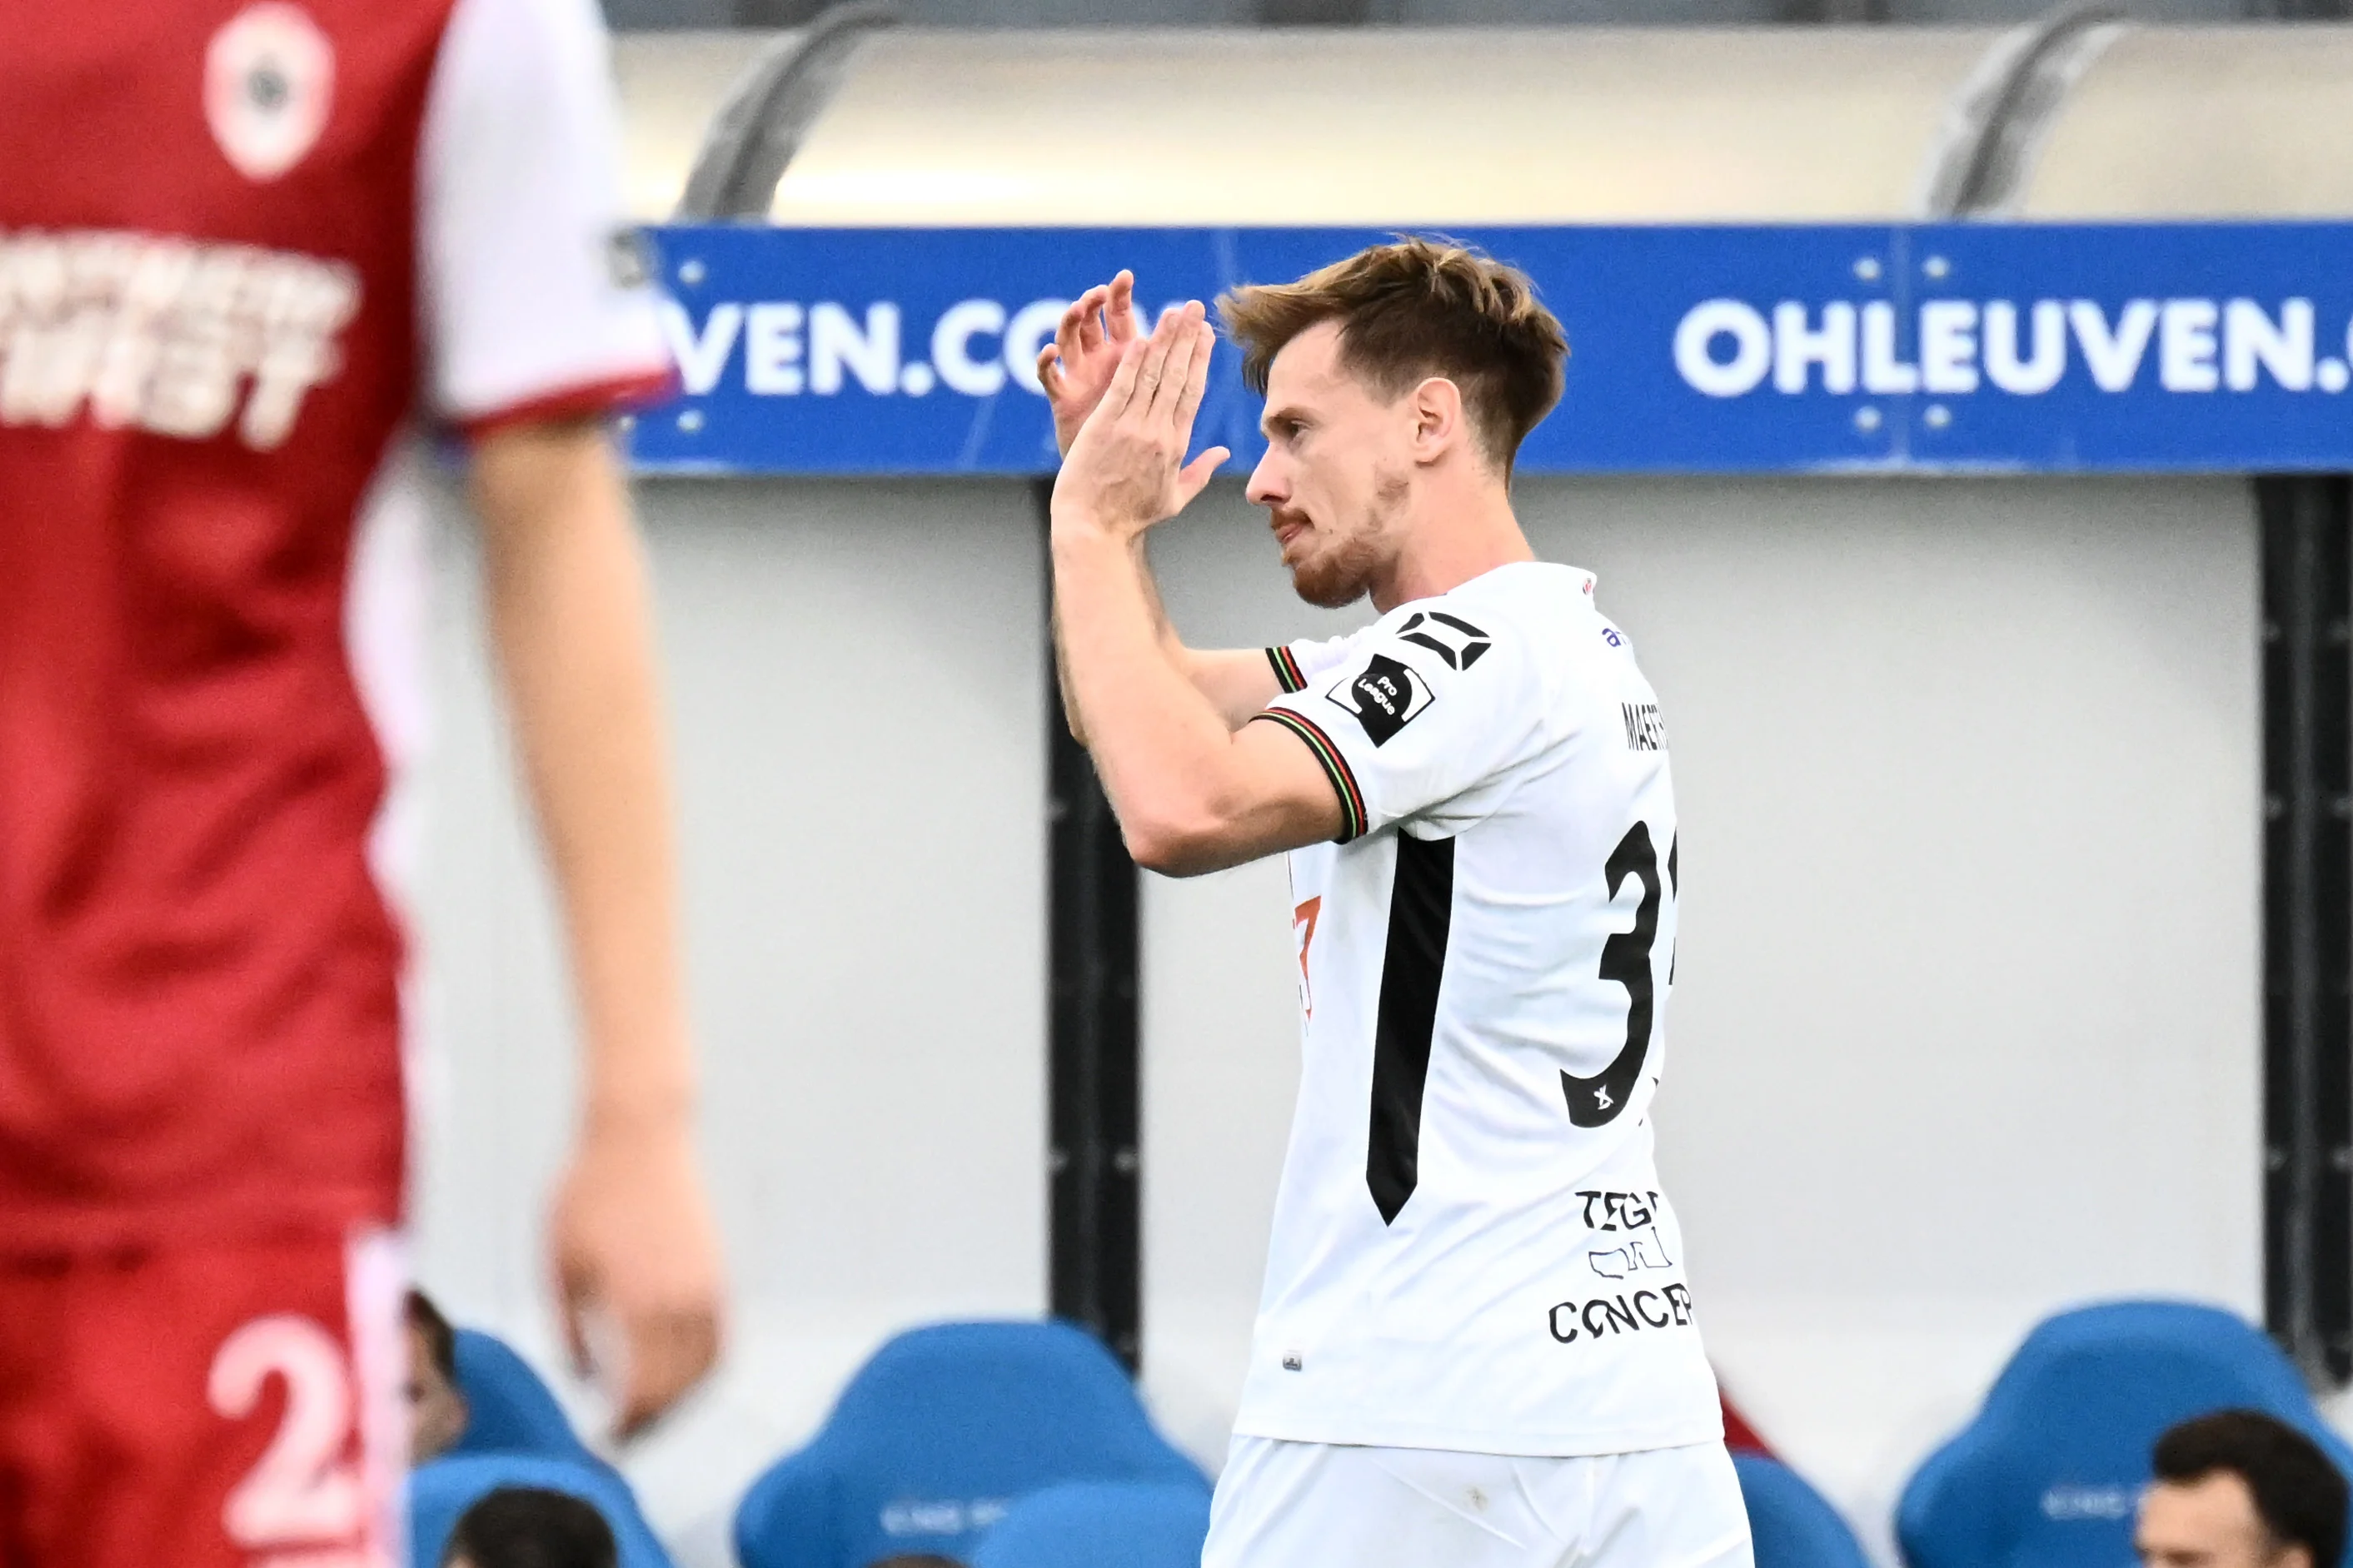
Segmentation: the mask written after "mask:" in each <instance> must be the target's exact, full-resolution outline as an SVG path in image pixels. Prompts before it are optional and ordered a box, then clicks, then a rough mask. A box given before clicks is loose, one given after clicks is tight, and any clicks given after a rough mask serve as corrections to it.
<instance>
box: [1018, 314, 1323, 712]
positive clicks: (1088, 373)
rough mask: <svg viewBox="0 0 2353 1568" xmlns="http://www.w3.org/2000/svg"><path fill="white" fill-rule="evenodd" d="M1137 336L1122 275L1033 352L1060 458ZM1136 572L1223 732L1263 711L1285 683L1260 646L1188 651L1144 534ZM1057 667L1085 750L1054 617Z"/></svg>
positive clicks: (1181, 664)
mask: <svg viewBox="0 0 2353 1568" xmlns="http://www.w3.org/2000/svg"><path fill="white" fill-rule="evenodd" d="M1139 331H1140V329H1139V326H1138V321H1137V317H1136V313H1135V275H1134V273H1132V272H1126V271H1123V272H1121V273H1120V275H1119V276H1118V277H1116V278H1114V279H1112V280H1111V281H1110V282H1108V283H1098V284H1096V285H1095V286H1094V287H1093V288H1092V289H1088V290H1087V291H1086V292H1085V293H1084V294H1082V295H1081V296H1080V297H1079V298H1078V299H1077V300H1075V301H1074V302H1072V304H1071V308H1070V309H1069V310H1065V311H1063V312H1062V319H1061V321H1060V323H1059V324H1058V325H1057V326H1056V327H1055V330H1054V341H1053V342H1050V343H1049V344H1047V345H1046V346H1045V347H1044V348H1042V349H1040V350H1039V351H1038V379H1039V384H1041V385H1043V386H1044V387H1045V389H1046V401H1047V403H1048V405H1050V407H1051V408H1052V409H1053V411H1054V446H1055V448H1056V450H1058V451H1060V453H1061V454H1062V455H1063V456H1064V457H1068V456H1070V452H1071V442H1072V441H1074V440H1076V439H1077V438H1078V435H1079V427H1080V426H1082V425H1084V424H1085V423H1086V422H1087V416H1088V415H1090V414H1092V413H1093V412H1094V410H1095V405H1097V404H1098V403H1101V402H1102V401H1103V393H1104V391H1105V390H1106V389H1108V388H1109V387H1110V385H1111V378H1112V375H1113V373H1114V372H1116V371H1117V370H1118V369H1119V356H1120V353H1121V351H1122V350H1123V349H1124V347H1125V346H1126V345H1127V344H1128V343H1129V342H1132V341H1133V340H1134V339H1135V338H1136V337H1137V336H1138V335H1139ZM1135 572H1136V575H1137V577H1138V578H1140V579H1141V580H1142V582H1143V584H1144V591H1145V598H1146V599H1147V601H1148V602H1149V604H1150V605H1151V607H1152V615H1153V619H1154V620H1155V622H1156V623H1157V624H1158V626H1159V631H1160V642H1161V646H1162V647H1164V648H1166V650H1167V654H1168V657H1169V658H1170V660H1171V661H1172V662H1173V663H1175V664H1176V667H1177V668H1179V669H1181V670H1183V671H1184V672H1185V677H1186V679H1188V680H1190V681H1191V682H1192V683H1193V688H1194V689H1195V690H1197V691H1198V692H1200V694H1201V695H1202V696H1204V697H1206V698H1208V700H1209V705H1210V706H1211V707H1213V708H1215V709H1216V710H1218V715H1219V717H1220V718H1222V719H1223V720H1224V721H1226V728H1228V729H1229V730H1239V729H1240V728H1241V727H1242V726H1243V725H1244V724H1247V723H1249V722H1250V719H1251V717H1252V716H1253V715H1254V714H1256V713H1257V712H1258V710H1260V709H1261V708H1264V707H1265V706H1266V705H1267V704H1268V703H1270V702H1271V701H1273V700H1275V699H1276V698H1277V697H1279V696H1281V695H1282V683H1281V682H1279V681H1278V680H1277V679H1275V675H1274V667H1273V665H1272V664H1271V663H1270V662H1269V661H1268V659H1267V656H1266V650H1265V649H1263V648H1255V647H1251V648H1191V647H1186V646H1185V644H1184V641H1183V639H1182V638H1180V637H1177V635H1176V628H1175V627H1174V626H1171V625H1169V622H1168V612H1167V611H1166V609H1165V608H1164V607H1163V606H1162V605H1161V603H1160V591H1159V588H1158V587H1157V585H1156V584H1154V582H1153V580H1152V567H1151V564H1150V563H1149V562H1147V561H1146V560H1145V552H1144V542H1143V539H1142V537H1141V536H1139V537H1138V538H1137V541H1136V546H1135ZM1054 669H1055V673H1056V675H1057V676H1058V677H1059V678H1060V684H1061V691H1062V717H1063V721H1064V722H1066V723H1067V724H1069V725H1070V728H1071V738H1072V739H1074V740H1076V741H1077V742H1079V744H1081V745H1082V746H1083V745H1085V744H1086V743H1087V737H1086V731H1085V728H1084V726H1082V724H1081V723H1080V721H1079V711H1078V709H1077V707H1076V706H1075V705H1074V704H1073V703H1072V702H1071V682H1070V677H1069V675H1068V673H1067V672H1066V668H1065V665H1064V662H1063V658H1062V618H1061V616H1060V613H1059V612H1057V614H1056V615H1055V616H1054Z"/></svg>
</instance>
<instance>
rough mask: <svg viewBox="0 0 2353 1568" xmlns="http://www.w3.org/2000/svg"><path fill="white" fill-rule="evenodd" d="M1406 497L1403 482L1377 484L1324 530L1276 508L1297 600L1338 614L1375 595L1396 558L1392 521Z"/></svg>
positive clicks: (1398, 478)
mask: <svg viewBox="0 0 2353 1568" xmlns="http://www.w3.org/2000/svg"><path fill="white" fill-rule="evenodd" d="M1405 494H1406V481H1405V479H1403V477H1402V476H1390V477H1386V478H1381V479H1377V481H1376V482H1375V483H1374V485H1373V486H1372V491H1371V494H1370V495H1369V496H1367V497H1366V498H1363V499H1362V500H1360V501H1359V502H1358V503H1357V504H1356V505H1354V506H1352V507H1350V508H1349V515H1345V516H1340V517H1335V518H1332V519H1330V520H1329V521H1326V522H1324V523H1322V524H1320V525H1319V524H1318V523H1316V522H1314V521H1311V520H1309V519H1308V518H1307V516H1306V515H1305V514H1304V513H1302V512H1300V511H1297V510H1293V509H1291V508H1288V507H1276V508H1275V509H1274V510H1273V511H1272V514H1271V518H1270V520H1269V521H1271V524H1272V526H1273V528H1274V531H1275V536H1276V537H1277V538H1278V539H1284V540H1285V541H1286V542H1285V543H1284V547H1283V552H1282V559H1283V563H1284V564H1285V565H1287V566H1289V567H1290V568H1291V585H1292V586H1293V588H1294V589H1296V590H1297V591H1298V593H1299V596H1300V597H1301V598H1303V599H1304V600H1306V601H1307V602H1308V603H1309V604H1311V605H1315V606H1316V607H1317V608H1318V609H1324V610H1338V609H1345V607H1347V606H1348V605H1353V604H1355V603H1356V601H1357V600H1359V599H1361V598H1363V597H1364V596H1365V595H1366V594H1369V593H1371V592H1372V589H1373V579H1374V577H1375V576H1376V575H1377V574H1379V572H1380V569H1381V567H1382V565H1383V564H1384V563H1386V562H1387V561H1388V559H1389V557H1390V555H1391V554H1393V553H1394V550H1393V547H1392V544H1391V542H1390V539H1389V521H1390V519H1391V518H1392V517H1394V516H1395V515H1396V513H1397V511H1398V508H1399V507H1401V506H1402V505H1403V504H1404V501H1405ZM1294 542H1295V543H1294Z"/></svg>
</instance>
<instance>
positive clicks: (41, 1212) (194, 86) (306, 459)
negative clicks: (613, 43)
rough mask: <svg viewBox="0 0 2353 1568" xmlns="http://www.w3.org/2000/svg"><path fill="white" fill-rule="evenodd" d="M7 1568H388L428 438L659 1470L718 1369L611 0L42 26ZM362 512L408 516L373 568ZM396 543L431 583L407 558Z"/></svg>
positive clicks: (19, 467)
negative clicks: (635, 487)
mask: <svg viewBox="0 0 2353 1568" xmlns="http://www.w3.org/2000/svg"><path fill="white" fill-rule="evenodd" d="M0 103H5V105H6V112H5V116H0V1564H5V1568H84V1565H90V1568H153V1564H156V1563H169V1564H171V1565H172V1568H213V1565H216V1564H217V1565H219V1568H230V1565H239V1568H244V1565H250V1564H258V1563H265V1562H267V1563H273V1564H279V1565H281V1568H290V1565H291V1564H294V1563H296V1562H297V1561H298V1560H299V1562H300V1563H301V1564H302V1565H303V1568H345V1565H349V1568H376V1564H377V1563H380V1562H382V1561H383V1560H384V1558H385V1552H386V1549H387V1545H388V1542H390V1541H392V1540H394V1539H396V1536H395V1535H394V1534H392V1533H390V1525H389V1519H390V1510H391V1508H392V1505H393V1503H394V1502H395V1500H396V1495H397V1488H396V1485H395V1484H394V1482H395V1479H396V1473H397V1457H398V1454H399V1451H400V1449H401V1447H402V1442H403V1434H402V1433H401V1431H400V1415H399V1408H398V1404H397V1397H398V1390H399V1385H400V1384H401V1381H402V1374H403V1366H402V1357H403V1350H402V1344H403V1340H402V1331H401V1327H400V1308H401V1289H402V1286H403V1284H404V1283H405V1281H404V1279H403V1278H402V1274H403V1269H402V1266H401V1262H400V1259H399V1255H398V1251H397V1247H396V1244H395V1243H394V1242H393V1240H392V1237H393V1236H394V1234H395V1232H394V1227H395V1226H397V1224H398V1222H399V1219H400V1212H401V1211H400V1205H401V1183H402V1152H403V1148H404V1141H405V1132H404V1129H403V1125H402V1091H401V1079H400V1063H401V1037H402V1008H401V998H400V990H401V981H402V973H403V963H404V934H403V929H402V923H401V920H400V918H399V915H398V913H397V906H396V899H395V897H394V893H395V890H396V887H397V883H398V875H399V869H400V862H401V861H402V859H403V858H404V856H403V844H404V839H405V837H407V836H406V834H405V833H404V831H403V826H402V825H403V822H404V820H405V818H404V814H403V812H402V811H401V810H400V805H401V801H402V798H403V797H402V793H401V789H400V780H401V773H402V767H403V764H404V763H406V761H407V760H408V759H407V757H406V755H405V752H406V751H407V750H408V749H409V748H411V747H412V745H413V742H414V739H415V731H416V723H415V719H414V714H415V711H416V705H417V700H418V696H419V686H420V680H419V678H418V676H417V666H415V665H413V664H411V663H410V662H409V656H412V655H416V654H418V653H421V650H420V649H416V648H412V647H404V646H403V639H402V638H400V637H398V636H396V635H394V631H393V628H394V626H395V624H396V621H397V619H398V616H397V615H396V614H389V612H396V611H397V610H398V609H399V607H400V606H401V605H402V604H403V603H404V595H406V594H408V593H410V592H413V590H414V586H415V585H414V584H406V585H405V584H404V568H406V567H407V566H409V565H411V564H413V563H414V562H415V561H416V559H417V554H416V552H415V551H414V549H413V547H414V546H415V545H416V544H417V540H416V538H415V536H414V535H415V530H414V526H413V525H414V520H415V516H416V510H415V509H414V508H413V507H411V508H406V509H404V508H402V507H400V506H396V505H380V504H379V505H373V506H371V505H365V504H364V500H365V499H366V498H367V497H369V496H370V494H371V493H372V489H374V488H375V487H377V486H379V485H380V484H382V483H385V482H386V481H385V478H384V477H385V475H387V474H397V473H398V471H399V470H400V468H401V467H402V465H401V464H400V463H398V462H397V461H396V460H395V455H396V453H397V452H398V451H400V450H401V449H402V448H403V447H406V445H407V444H408V437H409V436H410V435H411V434H412V433H413V432H414V431H415V429H416V428H417V426H419V425H420V424H427V423H429V424H438V425H442V426H454V427H455V428H457V429H459V430H460V431H462V432H463V433H464V434H465V436H466V437H467V438H468V441H469V443H470V452H471V463H470V469H471V477H470V482H471V489H472V497H473V500H474V503H475V506H476V509H477V510H478V511H479V513H480V520H481V541H482V549H483V554H484V558H485V562H486V578H487V582H488V602H489V618H490V626H491V637H492V639H493V642H494V644H495V647H496V650H497V652H498V655H499V662H500V668H501V670H502V672H503V675H504V680H505V687H506V696H507V699H508V706H509V708H510V710H511V711H512V715H513V721H514V725H515V730H516V732H517V737H518V740H519V742H520V744H519V751H520V753H521V755H522V760H523V765H524V771H525V773H526V775H527V781H528V784H529V785H530V788H531V792H532V795H533V799H534V801H535V803H536V805H537V808H538V814H539V819H540V824H541V826H542V829H543V837H544V838H545V841H546V843H547V846H548V849H549V854H550V857H551V858H552V860H553V862H554V869H555V871H556V874H557V880H558V883H559V885H560V887H561V889H562V891H563V896H564V906H565V917H566V926H567V930H568V933H569V938H570V946H571V953H572V959H573V971H574V973H575V984H576V986H577V991H578V996H579V1002H580V1014H581V1017H582V1020H583V1025H584V1033H585V1037H586V1047H585V1050H584V1056H583V1061H584V1074H583V1077H584V1083H583V1102H582V1122H581V1132H580V1135H579V1141H578V1143H577V1146H576V1148H575V1153H574V1156H573V1161H572V1164H571V1167H570V1170H569V1172H568V1174H567V1176H566V1178H565V1183H564V1185H563V1187H562V1189H561V1194H560V1196H559V1197H558V1200H557V1204H556V1207H555V1211H554V1221H553V1227H552V1228H553V1239H554V1253H555V1259H554V1261H555V1266H556V1270H557V1274H558V1278H559V1279H560V1282H561V1285H562V1288H563V1293H564V1297H565V1311H566V1319H567V1327H568V1328H569V1329H570V1331H571V1333H572V1337H573V1343H574V1347H575V1352H579V1351H580V1350H581V1347H582V1346H583V1344H584V1338H583V1328H584V1323H585V1321H586V1319H589V1318H593V1317H595V1316H596V1315H598V1314H600V1313H601V1314H603V1315H605V1316H607V1317H608V1318H609V1319H610V1320H611V1321H612V1322H613V1323H614V1325H615V1327H616V1329H617V1341H618V1342H619V1344H620V1345H621V1347H622V1348H623V1350H624V1351H625V1352H626V1353H625V1354H622V1355H621V1356H619V1357H618V1358H617V1360H618V1361H619V1363H620V1364H619V1365H618V1366H617V1367H608V1368H606V1369H603V1370H605V1371H606V1372H607V1373H608V1374H609V1375H612V1376H613V1377H615V1378H616V1380H617V1384H618V1387H617V1397H618V1404H619V1408H620V1412H621V1415H620V1423H621V1426H622V1428H623V1430H624V1431H625V1432H626V1431H628V1430H631V1429H634V1428H635V1427H637V1426H642V1425H643V1424H644V1423H645V1422H646V1421H648V1420H650V1419H651V1418H652V1417H653V1416H654V1415H657V1414H659V1412H660V1411H661V1410H662V1409H664V1408H665V1407H667V1406H668V1405H670V1404H671V1403H672V1402H673V1401H674V1400H675V1399H676V1398H677V1397H678V1396H679V1395H680V1394H681V1393H682V1392H683V1391H684V1390H685V1389H686V1388H687V1387H689V1386H690V1385H691V1384H693V1383H694V1382H695V1381H696V1380H697V1379H698V1378H699V1377H700V1376H701V1375H702V1373H703V1372H704V1371H705V1370H706V1369H707V1368H708V1367H709V1366H710V1364H711V1363H712V1359H713V1357H714V1355H715V1354H716V1351H717V1343H718V1321H717V1306H716V1303H717V1299H718V1294H719V1280H718V1261H717V1248H716V1245H715V1241H714V1237H713V1230H712V1223H711V1219H710V1216H709V1213H708V1210H707V1206H706V1204H705V1200H704V1196H703V1193H702V1185H701V1182H700V1178H699V1177H698V1175H697V1173H696V1168H695V1163H694V1159H693V1155H692V1151H691V1143H690V1135H689V1130H688V1123H689V1118H690V1115H691V1105H690V1102H691V1093H692V1087H691V1067H690V1062H689V1055H688V1049H687V1043H686V1037H685V1029H684V1024H683V1021H682V1020H683V1010H682V1006H681V999H680V983H679V978H678V973H677V965H676V961H675V955H674V947H673V940H674V939H673V933H672V926H673V893H672V887H671V851H670V841H669V837H668V835H669V829H668V826H667V813H668V788H667V783H666V780H665V777H664V773H663V769H662V763H661V758H660V752H659V744H658V741H657V731H658V721H657V714H656V705H655V697H654V679H653V673H652V659H651V654H650V647H651V638H650V635H649V624H648V613H647V608H646V591H645V582H644V568H643V564H642V562H641V559H640V556H639V553H638V545H637V542H636V539H635V536H634V534H633V532H632V530H631V526H630V522H629V517H628V503H627V500H626V495H625V492H624V490H623V488H622V485H621V483H620V480H619V478H618V475H617V468H616V466H615V462H614V458H613V457H612V454H611V452H610V450H609V447H608V446H607V441H606V438H605V437H604V434H603V429H602V424H601V420H602V417H603V416H605V415H606V414H607V413H608V412H609V411H610V410H612V409H613V408H614V407H615V406H617V405H621V404H623V403H626V402H628V400H630V399H633V398H641V397H643V396H645V395H648V394H649V393H653V392H656V391H658V390H659V389H660V388H662V387H663V386H664V385H666V384H667V380H668V377H669V374H670V370H669V363H668V360H667V356H666V355H665V353H664V352H663V349H662V344H661V340H660V337H659V331H658V330H657V326H656V322H655V319H654V316H653V313H652V303H651V300H650V299H649V295H648V290H647V287H646V282H647V280H646V279H645V278H644V276H643V269H642V266H641V264H640V263H639V262H638V253H637V251H636V250H635V248H634V247H633V246H632V245H631V244H630V243H629V242H628V238H627V237H626V236H625V235H624V234H623V233H622V231H621V230H620V229H619V227H618V224H619V200H618V192H617V130H616V123H615V120H616V116H615V110H614V106H613V102H612V98H611V89H610V86H609V81H608V78H607V60H606V58H605V50H604V37H603V33H602V29H601V26H600V24H599V23H598V21H597V19H596V16H595V14H594V12H593V11H592V9H591V7H590V0H143V3H142V4H139V5H128V4H122V3H121V0H109V3H106V4H100V5H10V6H7V7H5V9H0ZM363 519H374V520H378V521H381V523H382V524H383V527H381V528H379V527H378V526H377V524H376V523H375V522H368V523H363V521H362V520H363ZM404 519H406V520H407V521H408V523H409V525H410V526H409V530H408V534H407V537H406V538H404V537H403V536H402V534H401V531H400V528H399V526H398V525H399V524H400V522H401V521H402V520H404Z"/></svg>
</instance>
